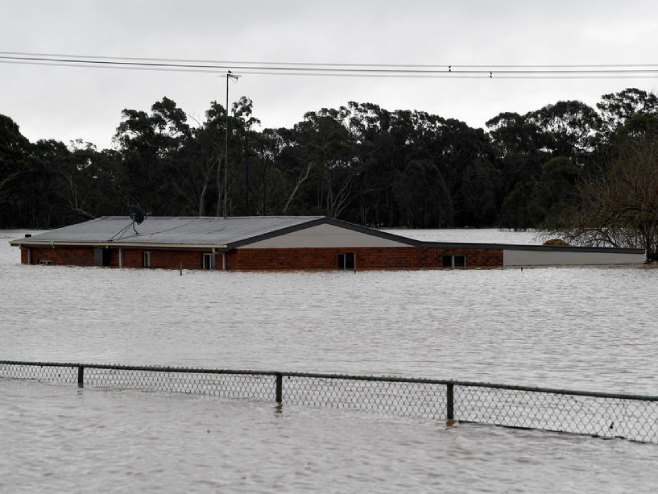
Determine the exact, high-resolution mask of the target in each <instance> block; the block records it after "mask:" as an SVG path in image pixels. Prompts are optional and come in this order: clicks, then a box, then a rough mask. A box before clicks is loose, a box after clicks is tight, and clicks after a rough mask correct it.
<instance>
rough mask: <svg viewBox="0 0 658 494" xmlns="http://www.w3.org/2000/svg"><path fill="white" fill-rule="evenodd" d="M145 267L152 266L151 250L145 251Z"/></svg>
mask: <svg viewBox="0 0 658 494" xmlns="http://www.w3.org/2000/svg"><path fill="white" fill-rule="evenodd" d="M144 267H145V268H150V267H151V253H150V252H144Z"/></svg>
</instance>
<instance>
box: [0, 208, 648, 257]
mask: <svg viewBox="0 0 658 494" xmlns="http://www.w3.org/2000/svg"><path fill="white" fill-rule="evenodd" d="M319 224H332V225H336V226H339V227H342V228H347V229H349V230H353V231H357V232H361V233H364V234H366V235H373V236H376V237H381V238H386V239H389V240H394V241H396V242H400V243H403V244H407V245H410V246H417V247H442V248H452V249H455V248H457V249H459V248H488V249H504V250H535V251H559V252H565V251H579V252H618V253H629V254H631V253H632V254H641V253H643V252H644V250H643V249H616V248H609V247H559V246H545V245H516V244H513V245H509V244H487V243H481V244H480V243H477V244H474V243H461V242H423V241H420V240H415V239H411V238H407V237H402V236H399V235H394V234H391V233H386V232H382V231H379V230H375V229H373V228H368V227H365V226H361V225H355V224H353V223H348V222H345V221H341V220H336V219H333V218H327V217H326V216H244V217H228V218H217V217H197V216H188V217H180V216H175V217H169V216H167V217H158V216H149V217H147V218H146V220H144V222H143V223H142V224H140V225H135V230H137V233H135V230H133V225H132V221H131V219H130V218H129V217H128V216H103V217H101V218H97V219H95V220H91V221H86V222H84V223H78V224H76V225H71V226H66V227H64V228H59V229H57V230H50V231H47V232H44V233H40V234H38V235H34V236H32V237H29V238H21V239H17V240H12V241H11V242H10V244H11V245H39V244H46V245H50V244H53V245H55V244H60V245H61V244H64V245H95V246H107V245H123V246H144V245H148V246H178V247H180V248H185V247H187V248H195V247H207V248H210V247H212V248H216V249H222V250H227V249H232V248H236V247H241V246H243V245H248V244H250V243H253V242H256V241H259V240H264V239H267V238H271V237H276V236H279V235H284V234H286V233H290V232H294V231H297V230H301V229H304V228H309V227H312V226H315V225H319Z"/></svg>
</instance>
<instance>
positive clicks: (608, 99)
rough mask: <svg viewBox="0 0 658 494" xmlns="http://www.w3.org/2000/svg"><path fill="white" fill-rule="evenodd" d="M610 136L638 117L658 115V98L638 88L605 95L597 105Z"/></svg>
mask: <svg viewBox="0 0 658 494" xmlns="http://www.w3.org/2000/svg"><path fill="white" fill-rule="evenodd" d="M596 107H597V108H598V110H599V113H600V114H601V119H602V120H603V123H604V128H605V131H606V134H608V135H610V134H612V133H614V131H615V130H616V129H617V128H618V127H621V126H622V125H624V124H625V123H626V122H627V121H628V120H630V119H631V118H633V117H635V116H636V115H641V114H646V115H652V114H654V115H655V114H656V113H658V96H656V95H655V94H654V93H647V92H646V91H642V90H641V89H637V88H632V87H631V88H626V89H624V90H623V91H620V92H618V93H610V94H604V95H603V96H601V101H600V102H599V103H597V104H596Z"/></svg>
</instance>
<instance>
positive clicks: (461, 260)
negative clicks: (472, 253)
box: [443, 256, 466, 269]
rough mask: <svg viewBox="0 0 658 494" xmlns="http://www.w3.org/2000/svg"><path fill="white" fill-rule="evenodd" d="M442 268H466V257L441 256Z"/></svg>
mask: <svg viewBox="0 0 658 494" xmlns="http://www.w3.org/2000/svg"><path fill="white" fill-rule="evenodd" d="M443 267H444V268H462V269H464V268H466V256H443Z"/></svg>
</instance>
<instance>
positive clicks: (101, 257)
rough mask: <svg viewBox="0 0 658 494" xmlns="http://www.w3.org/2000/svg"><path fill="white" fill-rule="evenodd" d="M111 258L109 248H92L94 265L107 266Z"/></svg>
mask: <svg viewBox="0 0 658 494" xmlns="http://www.w3.org/2000/svg"><path fill="white" fill-rule="evenodd" d="M111 259H112V252H111V251H110V249H108V248H107V247H106V248H103V247H97V248H95V249H94V266H109V265H110V261H111Z"/></svg>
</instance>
